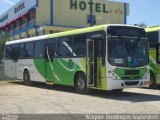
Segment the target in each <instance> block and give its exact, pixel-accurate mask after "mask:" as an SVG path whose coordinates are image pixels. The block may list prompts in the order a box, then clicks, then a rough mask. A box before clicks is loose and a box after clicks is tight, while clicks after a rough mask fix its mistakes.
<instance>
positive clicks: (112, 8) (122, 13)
mask: <svg viewBox="0 0 160 120" xmlns="http://www.w3.org/2000/svg"><path fill="white" fill-rule="evenodd" d="M128 15H129V5H128V4H127V3H121V2H113V1H108V0H21V1H20V2H19V3H17V4H15V5H14V6H13V7H12V8H10V9H9V10H8V11H6V12H5V13H4V14H2V15H1V16H0V39H1V38H7V39H8V40H16V39H22V38H29V37H34V36H40V35H45V34H51V33H56V32H60V31H66V30H71V29H77V28H83V27H89V26H93V25H100V24H126V19H127V16H128Z"/></svg>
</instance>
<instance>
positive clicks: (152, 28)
mask: <svg viewBox="0 0 160 120" xmlns="http://www.w3.org/2000/svg"><path fill="white" fill-rule="evenodd" d="M159 30H160V26H153V27H147V28H146V29H145V31H146V32H154V31H159Z"/></svg>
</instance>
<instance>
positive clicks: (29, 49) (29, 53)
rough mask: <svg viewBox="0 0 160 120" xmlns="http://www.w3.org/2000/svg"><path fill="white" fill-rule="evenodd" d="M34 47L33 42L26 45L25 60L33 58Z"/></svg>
mask: <svg viewBox="0 0 160 120" xmlns="http://www.w3.org/2000/svg"><path fill="white" fill-rule="evenodd" d="M33 47H34V44H33V42H29V43H26V45H25V54H24V57H25V58H33Z"/></svg>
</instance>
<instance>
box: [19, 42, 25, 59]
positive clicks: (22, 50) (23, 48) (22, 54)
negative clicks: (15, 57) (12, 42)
mask: <svg viewBox="0 0 160 120" xmlns="http://www.w3.org/2000/svg"><path fill="white" fill-rule="evenodd" d="M24 45H25V44H24V43H20V47H19V49H20V50H19V52H20V53H19V58H24V51H25V46H24Z"/></svg>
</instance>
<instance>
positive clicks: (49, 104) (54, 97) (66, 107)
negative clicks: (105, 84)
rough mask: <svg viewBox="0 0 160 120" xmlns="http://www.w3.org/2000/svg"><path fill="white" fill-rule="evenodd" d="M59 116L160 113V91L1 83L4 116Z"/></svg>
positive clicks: (0, 101)
mask: <svg viewBox="0 0 160 120" xmlns="http://www.w3.org/2000/svg"><path fill="white" fill-rule="evenodd" d="M6 113H8V114H29V113H36V114H41V113H43V114H56V113H65V114H66V113H67V114H68V113H82V114H83V113H84V114H90V113H93V114H94V113H100V114H109V113H135V114H140V113H143V114H144V113H150V114H151V113H152V114H156V113H160V88H158V89H156V90H154V89H126V90H124V92H123V93H121V94H115V93H114V94H113V93H107V92H105V91H95V90H94V91H92V92H91V93H90V94H89V95H80V94H77V93H76V92H75V90H74V88H70V87H62V86H51V85H44V84H34V85H33V86H32V87H28V86H24V85H23V84H22V82H18V81H12V82H11V81H8V82H6V81H1V82H0V114H6Z"/></svg>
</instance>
